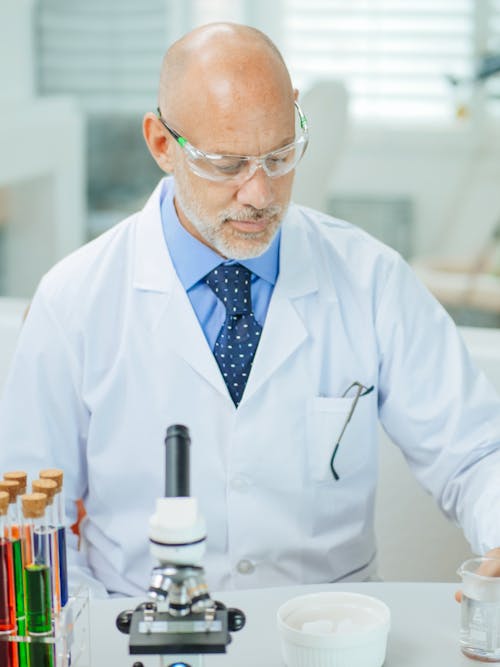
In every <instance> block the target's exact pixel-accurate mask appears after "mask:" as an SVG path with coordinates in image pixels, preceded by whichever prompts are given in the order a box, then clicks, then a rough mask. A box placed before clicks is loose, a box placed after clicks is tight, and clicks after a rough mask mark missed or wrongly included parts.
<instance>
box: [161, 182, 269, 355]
mask: <svg viewBox="0 0 500 667" xmlns="http://www.w3.org/2000/svg"><path fill="white" fill-rule="evenodd" d="M161 220H162V226H163V235H164V237H165V241H166V243H167V247H168V251H169V253H170V257H171V259H172V263H173V265H174V268H175V270H176V272H177V275H178V276H179V279H180V281H181V283H182V285H183V287H184V289H185V290H186V293H187V295H188V297H189V300H190V302H191V305H192V306H193V310H194V312H195V313H196V317H197V318H198V321H199V323H200V325H201V328H202V329H203V333H204V334H205V337H206V339H207V341H208V344H209V345H210V348H211V349H212V350H213V349H214V347H215V341H216V340H217V336H218V335H219V331H220V329H221V327H222V325H223V323H224V320H225V318H226V309H225V307H224V304H223V303H222V301H220V300H219V299H218V298H217V297H216V296H215V294H214V293H213V291H212V290H211V289H210V287H208V285H206V284H205V283H204V282H203V278H204V277H205V276H206V275H207V273H208V272H209V271H212V269H215V267H216V266H219V265H220V264H234V263H235V262H236V261H237V262H238V263H239V264H242V265H243V266H246V267H247V269H249V270H250V271H251V272H252V285H251V294H252V307H253V312H254V315H255V319H256V320H257V322H258V323H259V324H260V325H261V326H264V321H265V319H266V315H267V309H268V308H269V302H270V301H271V296H272V294H273V289H274V286H275V284H276V281H277V279H278V273H279V248H280V236H281V233H280V230H278V232H277V234H276V236H275V237H274V239H273V241H272V242H271V245H270V246H269V248H268V249H267V250H266V251H265V252H264V253H263V254H262V255H259V257H252V258H251V259H242V260H224V259H223V258H222V257H221V256H220V255H218V254H217V253H216V252H215V251H214V250H212V249H211V248H209V247H208V246H206V245H205V244H204V243H202V242H201V241H198V239H196V238H195V237H194V236H192V235H191V234H190V233H189V232H188V231H187V229H185V228H184V227H183V226H182V224H181V222H180V220H179V218H178V216H177V212H176V210H175V206H174V185H173V181H170V183H168V182H167V186H166V187H165V189H164V191H163V194H162V200H161Z"/></svg>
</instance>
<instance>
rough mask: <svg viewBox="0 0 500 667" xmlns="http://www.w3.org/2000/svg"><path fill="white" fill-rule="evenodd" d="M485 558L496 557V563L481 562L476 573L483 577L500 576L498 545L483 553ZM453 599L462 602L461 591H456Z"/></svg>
mask: <svg viewBox="0 0 500 667" xmlns="http://www.w3.org/2000/svg"><path fill="white" fill-rule="evenodd" d="M484 557H485V558H496V559H497V562H496V563H483V564H482V565H481V566H480V567H479V568H478V571H477V573H478V574H482V575H483V576H485V577H500V547H498V548H497V549H492V550H491V551H488V553H486V554H484ZM455 600H456V601H457V602H462V591H457V592H456V593H455Z"/></svg>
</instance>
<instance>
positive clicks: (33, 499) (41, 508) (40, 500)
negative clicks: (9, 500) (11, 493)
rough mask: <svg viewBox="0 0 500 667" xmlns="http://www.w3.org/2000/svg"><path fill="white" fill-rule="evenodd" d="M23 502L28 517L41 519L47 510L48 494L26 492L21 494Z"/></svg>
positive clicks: (24, 512) (25, 514)
mask: <svg viewBox="0 0 500 667" xmlns="http://www.w3.org/2000/svg"><path fill="white" fill-rule="evenodd" d="M21 502H22V505H23V515H24V517H25V518H26V519H39V518H40V517H42V516H43V514H44V512H45V506H46V505H47V496H46V495H45V493H25V494H24V495H23V496H21Z"/></svg>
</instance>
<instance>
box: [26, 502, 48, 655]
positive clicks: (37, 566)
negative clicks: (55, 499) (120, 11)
mask: <svg viewBox="0 0 500 667" xmlns="http://www.w3.org/2000/svg"><path fill="white" fill-rule="evenodd" d="M46 503H47V496H46V495H45V494H43V493H31V494H26V495H24V496H22V505H23V515H24V526H23V531H24V533H25V534H26V544H25V557H24V561H25V565H24V581H25V592H26V629H27V631H28V635H29V636H30V637H31V639H32V641H31V642H30V643H29V644H28V658H29V667H55V659H54V645H53V644H50V643H43V638H46V637H51V636H52V634H53V633H52V589H51V571H50V533H49V531H48V527H47V525H46V518H45V507H46ZM37 639H41V640H42V641H37Z"/></svg>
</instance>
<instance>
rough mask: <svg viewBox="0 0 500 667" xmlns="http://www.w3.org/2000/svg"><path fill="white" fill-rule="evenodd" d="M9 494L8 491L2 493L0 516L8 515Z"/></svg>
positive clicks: (0, 495)
mask: <svg viewBox="0 0 500 667" xmlns="http://www.w3.org/2000/svg"><path fill="white" fill-rule="evenodd" d="M9 498H10V496H9V494H8V493H7V491H0V516H3V515H4V514H7V510H8V508H9Z"/></svg>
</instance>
